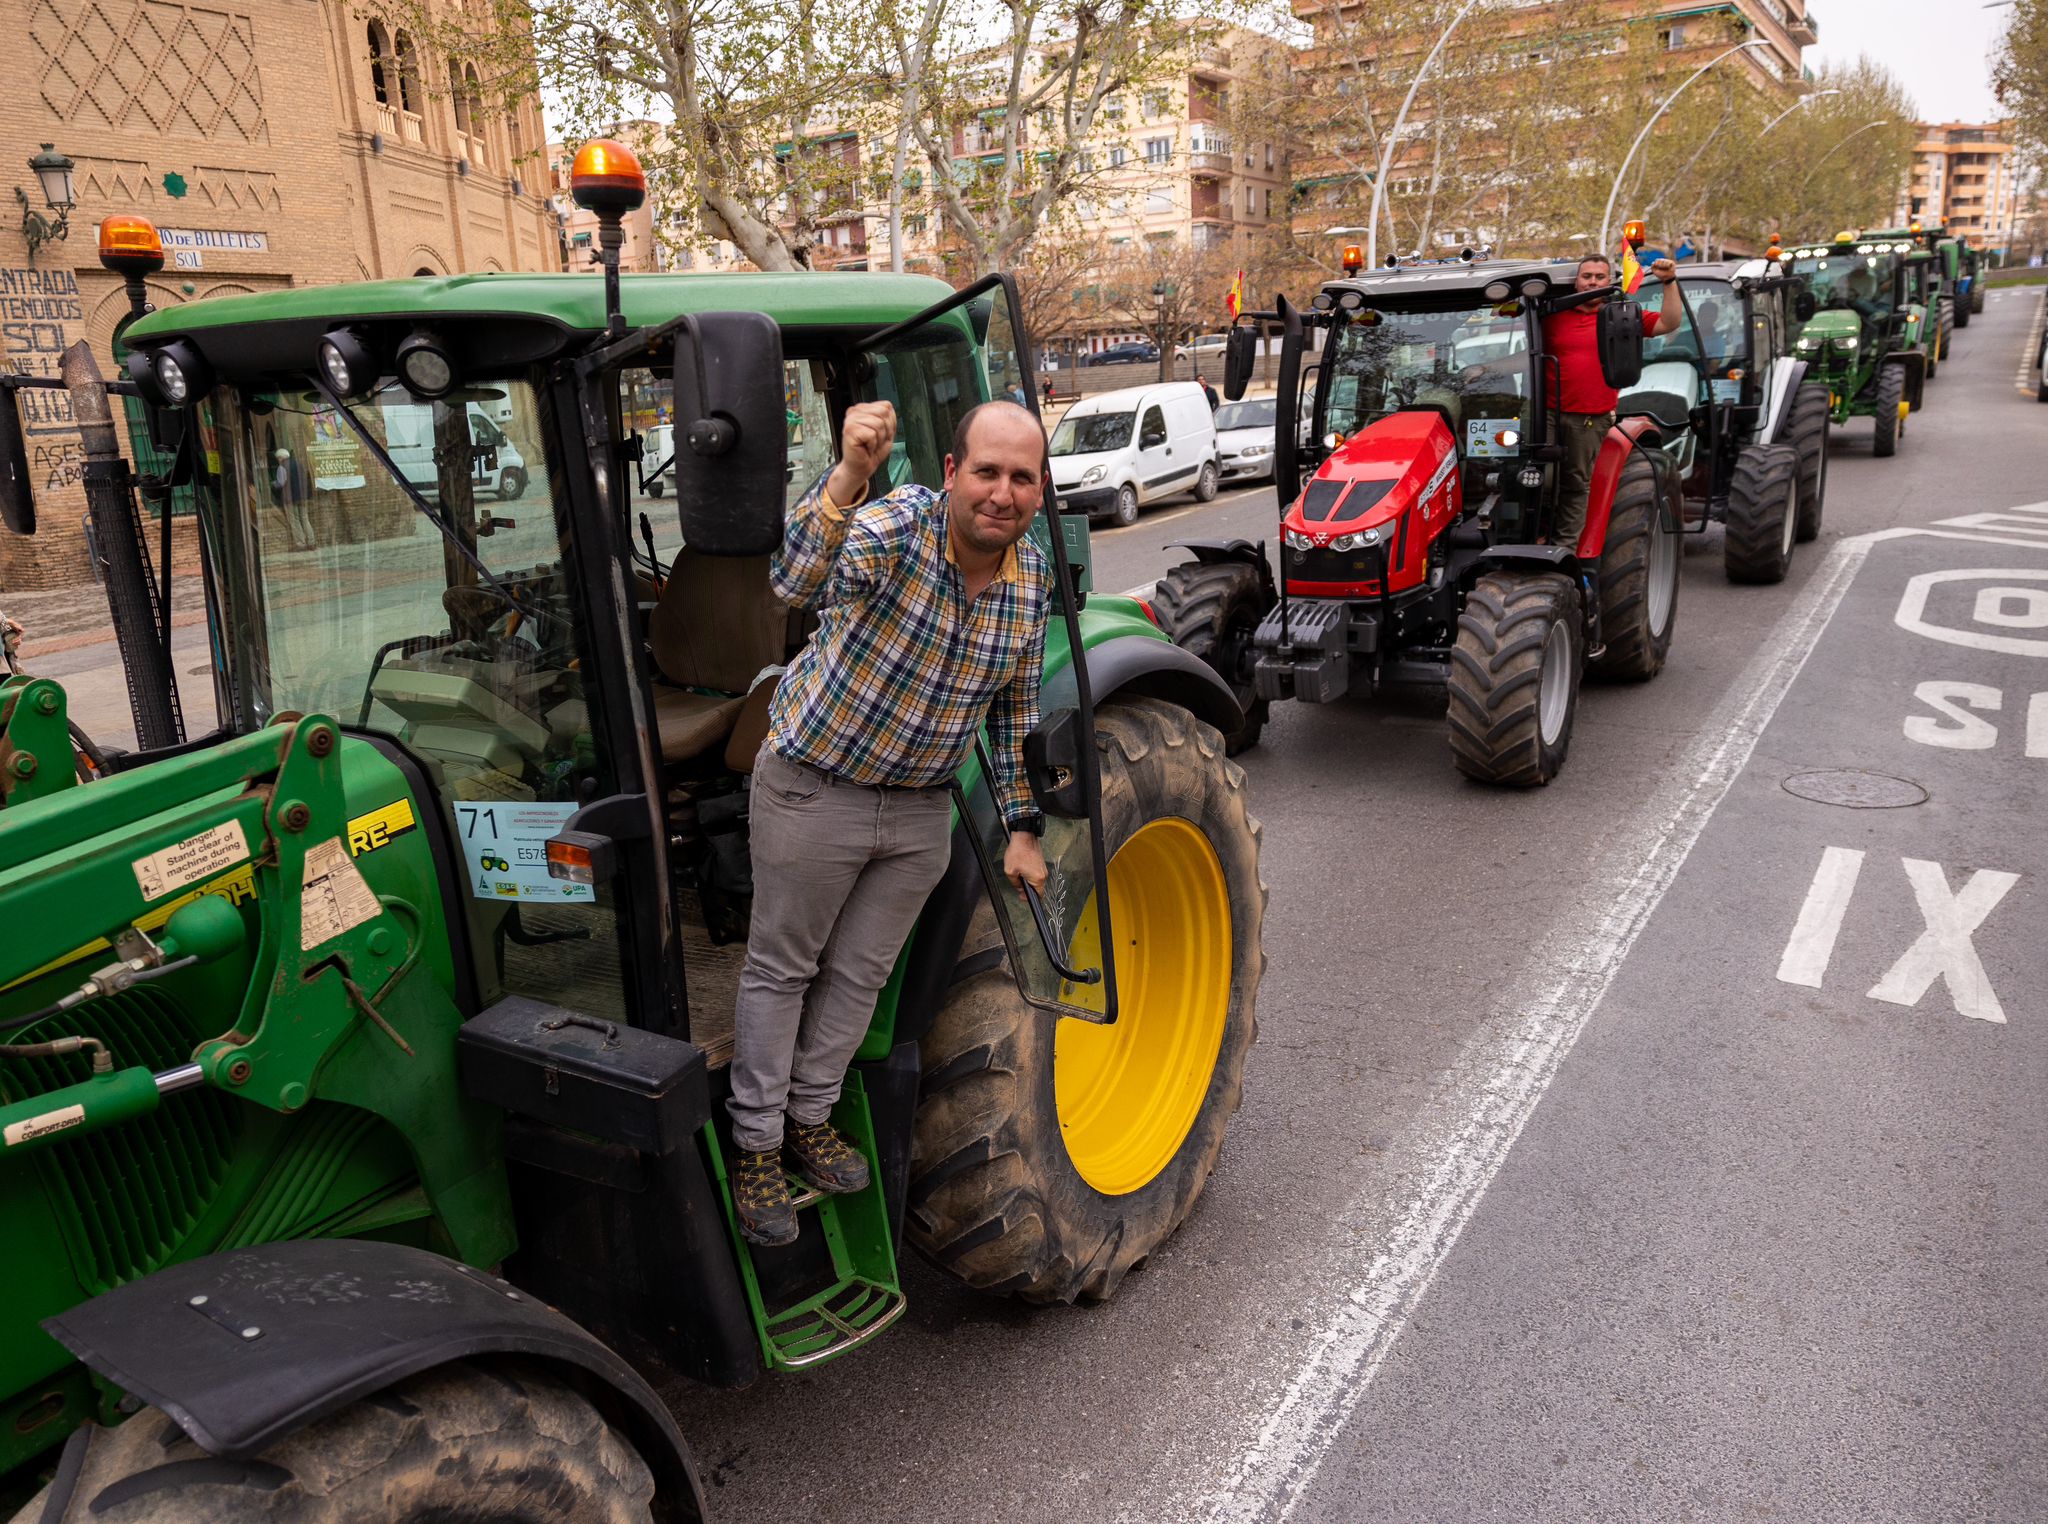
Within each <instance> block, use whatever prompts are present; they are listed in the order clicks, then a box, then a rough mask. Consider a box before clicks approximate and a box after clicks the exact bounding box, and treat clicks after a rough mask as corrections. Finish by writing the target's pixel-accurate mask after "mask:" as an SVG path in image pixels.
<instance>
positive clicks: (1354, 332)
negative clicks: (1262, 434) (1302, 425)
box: [1323, 304, 1532, 456]
mask: <svg viewBox="0 0 2048 1524" xmlns="http://www.w3.org/2000/svg"><path fill="white" fill-rule="evenodd" d="M1325 365H1326V367H1327V369H1328V372H1329V380H1328V383H1327V385H1326V387H1325V391H1326V392H1327V403H1326V412H1325V414H1324V417H1323V428H1324V429H1325V430H1326V431H1328V432H1330V433H1336V434H1343V435H1345V436H1347V437H1348V436H1350V435H1352V434H1355V433H1356V432H1357V431H1358V430H1360V429H1362V428H1364V427H1365V426H1366V425H1367V424H1369V423H1372V422H1374V421H1375V420H1376V419H1380V418H1384V417H1387V416H1388V415H1389V414H1391V413H1395V412H1398V411H1400V410H1401V409H1403V408H1416V407H1426V408H1434V409H1436V410H1438V411H1440V412H1442V413H1443V414H1444V416H1445V418H1446V419H1447V420H1448V421H1449V423H1450V426H1451V432H1452V434H1453V435H1454V436H1456V438H1457V441H1458V447H1459V449H1460V450H1461V451H1464V452H1465V453H1466V454H1467V455H1475V454H1476V455H1481V456H1498V455H1512V454H1514V453H1515V452H1516V451H1517V450H1518V449H1519V448H1520V441H1521V440H1523V439H1526V438H1528V436H1529V398H1530V393H1531V389H1532V388H1531V384H1530V364H1529V329H1528V322H1527V320H1526V319H1525V318H1524V317H1523V316H1522V315H1521V313H1520V309H1519V308H1501V307H1495V306H1494V305H1492V304H1486V305H1483V306H1479V307H1476V308H1474V307H1455V308H1451V309H1449V310H1446V311H1441V312H1371V311H1368V312H1365V313H1363V314H1361V315H1360V316H1358V317H1354V318H1353V319H1352V320H1351V321H1350V322H1348V323H1346V324H1344V325H1343V327H1341V328H1340V329H1338V331H1337V335H1336V339H1335V346H1334V348H1333V350H1332V352H1331V355H1330V358H1329V359H1328V360H1327V361H1326V362H1325Z"/></svg>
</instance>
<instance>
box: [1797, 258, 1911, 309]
mask: <svg viewBox="0 0 2048 1524" xmlns="http://www.w3.org/2000/svg"><path fill="white" fill-rule="evenodd" d="M1792 268H1793V272H1794V273H1795V274H1798V275H1803V276H1805V277H1806V278H1807V279H1808V280H1809V281H1810V282H1811V283H1812V287H1813V300H1814V303H1815V305H1816V306H1819V307H1821V308H1823V309H1826V308H1829V307H1833V308H1837V309H1842V310H1848V311H1852V312H1857V313H1860V314H1861V315H1862V316H1863V317H1864V318H1865V319H1870V320H1875V319H1878V318H1882V317H1885V316H1888V315H1889V314H1890V312H1891V310H1892V288H1893V284H1894V282H1895V281H1896V279H1897V276H1898V269H1899V256H1898V255H1896V254H1859V253H1854V252H1849V251H1845V252H1842V253H1838V254H1820V255H1809V256H1808V257H1807V258H1805V259H1801V260H1798V261H1797V262H1795V263H1794V265H1793V267H1792Z"/></svg>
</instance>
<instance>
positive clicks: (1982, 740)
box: [1830, 681, 2005, 850]
mask: <svg viewBox="0 0 2048 1524" xmlns="http://www.w3.org/2000/svg"><path fill="white" fill-rule="evenodd" d="M1913 697H1914V698H1916V699H1918V700H1919V701H1920V702H1921V703H1923V704H1925V705H1926V706H1927V707H1928V708H1929V709H1934V710H1938V711H1939V712H1940V713H1941V714H1942V715H1943V716H1945V717H1946V718H1947V719H1949V720H1951V721H1953V722H1954V723H1952V724H1948V725H1944V724H1943V723H1942V722H1941V721H1940V720H1937V719H1932V718H1930V717H1928V716H1927V715H1924V714H1909V715H1907V716H1906V739H1907V740H1909V741H1918V742H1919V743H1920V744H1921V745H1922V746H1942V747H1946V748H1948V749H1949V750H1950V751H1989V750H1990V749H1991V748H1992V747H1994V746H1996V745H1997V744H1998V727H1997V726H1996V725H1994V724H1992V723H1991V722H1990V721H1989V720H1980V719H1978V718H1977V716H1975V715H1974V714H1968V713H1966V712H1965V711H1966V710H1969V709H1984V710H1988V711H1990V712H1991V713H1993V714H1996V713H1997V712H1998V709H1999V706H2000V705H2002V704H2003V703H2004V702H2005V695H2004V694H2002V693H2000V692H1999V691H1998V690H1997V689H1996V688H1990V687H1986V686H1985V685H1984V684H1983V683H1954V682H1940V681H1935V682H1926V683H1922V684H1920V685H1919V686H1918V687H1917V688H1915V689H1914V690H1913ZM1830 850H1832V849H1830Z"/></svg>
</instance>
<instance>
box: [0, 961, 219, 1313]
mask: <svg viewBox="0 0 2048 1524" xmlns="http://www.w3.org/2000/svg"><path fill="white" fill-rule="evenodd" d="M80 1033H83V1034H89V1035H91V1036H93V1037H97V1038H98V1039H99V1040H100V1041H101V1042H103V1043H105V1044H106V1045H107V1047H108V1049H109V1050H110V1051H111V1052H112V1053H113V1055H114V1063H115V1066H116V1067H117V1068H124V1069H125V1068H129V1067H132V1066H135V1065H141V1066H142V1067H144V1068H148V1069H152V1070H162V1069H169V1068H172V1067H174V1066H176V1065H178V1064H182V1063H184V1062H186V1061H187V1060H188V1059H189V1058H190V1057H191V1054H192V1049H193V1047H194V1046H195V1045H196V1044H197V1043H198V1042H199V1040H200V1038H201V1036H202V1035H204V1034H202V1033H201V1032H200V1031H199V1029H198V1027H197V1026H196V1024H195V1023H194V1022H193V1021H192V1019H191V1018H190V1017H189V1016H188V1015H187V1014H186V1012H185V1011H184V1009H183V1008H182V1007H181V1006H180V1005H179V1004H178V1002H176V1001H175V1000H172V999H170V998H168V997H167V996H165V995H162V994H160V993H158V992H157V991H156V990H154V989H149V988H144V987H138V988H136V989H131V990H126V991H123V992H122V993H121V994H118V995H110V996H108V997H107V998H106V999H104V1000H95V1001H92V1002H90V1003H88V1004H86V1005H83V1006H80V1007H78V1008H77V1009H75V1010H71V1011H66V1012H64V1013H63V1014H62V1015H59V1016H53V1017H51V1018H50V1019H49V1020H48V1021H43V1022H38V1023H37V1024H36V1025H35V1026H33V1027H28V1028H25V1029H23V1030H22V1031H20V1032H17V1033H15V1034H13V1036H12V1038H11V1039H10V1040H11V1041H14V1042H47V1041H49V1040H50V1039H51V1038H53V1037H65V1036H71V1035H74V1034H80ZM91 1075H92V1063H91V1060H90V1059H89V1058H88V1057H87V1056H86V1055H84V1054H82V1053H81V1054H71V1055H67V1056H66V1057H63V1058H39V1059H22V1060H15V1061H12V1062H9V1063H6V1064H0V1100H6V1101H18V1100H26V1099H28V1098H29V1097H31V1096H37V1095H46V1094H48V1093H49V1092H50V1091H52V1090H59V1089H62V1088H63V1087H64V1086H66V1085H74V1084H77V1083H79V1082H81V1081H83V1080H86V1079H89V1078H90V1077H91ZM239 1126H240V1111H239V1108H238V1107H237V1106H236V1105H235V1103H234V1102H233V1101H231V1100H230V1099H229V1098H228V1097H226V1096H224V1095H222V1094H221V1093H220V1092H218V1091H216V1090H212V1089H207V1088H200V1089H193V1090H188V1091H183V1092H181V1093H180V1094H178V1095H174V1096H171V1097H168V1098H167V1099H166V1100H165V1102H164V1104H163V1106H162V1107H161V1108H159V1109H158V1110H157V1111H155V1112H153V1113H151V1114H150V1115H148V1116H145V1117H137V1118H134V1119H133V1120H131V1121H127V1122H123V1123H121V1124H120V1125H118V1126H115V1127H109V1128H108V1129H106V1131H104V1132H96V1133H90V1134H88V1135H86V1136H85V1137H81V1138H72V1139H66V1140H63V1141H59V1142H55V1143H52V1144H50V1145H48V1146H46V1147H44V1148H42V1149H41V1150H40V1151H38V1152H37V1153H36V1154H35V1155H34V1156H33V1159H32V1161H30V1162H33V1164H34V1165H35V1168H36V1173H37V1174H38V1175H39V1176H40V1177H41V1180H42V1185H43V1190H44V1193H45V1194H46V1195H47V1197H48V1199H49V1203H50V1209H51V1211H52V1212H54V1213H55V1214H56V1215H57V1216H58V1218H59V1219H60V1221H61V1222H62V1224H63V1230H64V1239H65V1242H66V1243H67V1244H68V1245H69V1246H70V1249H71V1254H72V1261H73V1266H74V1268H75V1270H76V1272H77V1276H78V1280H79V1283H80V1284H81V1285H82V1286H85V1287H87V1288H88V1289H90V1290H92V1291H93V1292H95V1293H97V1292H101V1291H107V1290H111V1289H112V1288H113V1287H115V1286H117V1285H120V1284H121V1283H122V1282H123V1281H130V1280H133V1279H135V1278H136V1277H137V1276H140V1275H147V1274H148V1273H149V1272H150V1271H152V1270H154V1269H156V1268H157V1267H158V1266H159V1265H162V1264H163V1263H164V1262H165V1261H166V1260H167V1259H169V1258H170V1256H171V1254H172V1253H173V1252H174V1251H175V1250H176V1249H177V1248H178V1246H179V1245H180V1244H182V1243H183V1242H184V1241H185V1238H186V1236H187V1235H188V1234H190V1233H191V1231H192V1228H193V1226H194V1225H195V1224H196V1223H197V1222H198V1221H199V1218H200V1215H201V1214H202V1213H203V1212H204V1211H205V1210H206V1208H207V1206H208V1205H209V1204H210V1203H211V1202H212V1200H213V1198H214V1194H215V1193H216V1192H217V1191H218V1190H219V1189H220V1184H221V1181H222V1179H223V1178H224V1177H225V1176H226V1174H227V1166H228V1159H229V1156H230V1154H231V1153H232V1151H233V1148H234V1143H235V1137H236V1134H237V1132H238V1131H239Z"/></svg>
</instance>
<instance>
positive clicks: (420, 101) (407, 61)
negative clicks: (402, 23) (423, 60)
mask: <svg viewBox="0 0 2048 1524" xmlns="http://www.w3.org/2000/svg"><path fill="white" fill-rule="evenodd" d="M391 51H392V53H393V55H394V56H395V57H396V59H397V61H398V104H399V106H400V108H401V109H403V110H406V111H410V112H412V113H413V114H414V115H418V114H419V110H420V107H421V106H423V105H424V104H425V103H426V97H425V92H423V91H422V90H421V89H420V58H419V53H418V52H417V51H416V50H415V49H414V47H413V45H412V38H411V37H410V36H409V35H408V34H407V33H404V32H398V33H395V34H393V36H392V39H391Z"/></svg>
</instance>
